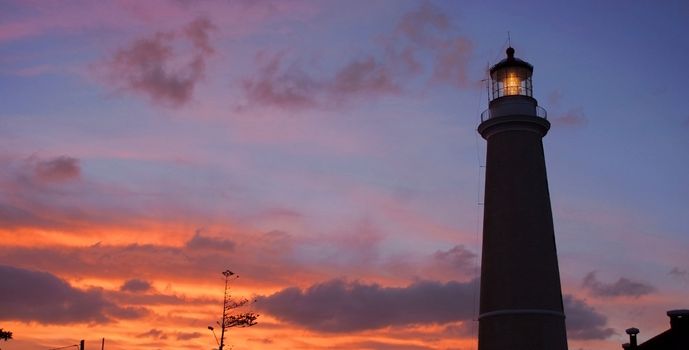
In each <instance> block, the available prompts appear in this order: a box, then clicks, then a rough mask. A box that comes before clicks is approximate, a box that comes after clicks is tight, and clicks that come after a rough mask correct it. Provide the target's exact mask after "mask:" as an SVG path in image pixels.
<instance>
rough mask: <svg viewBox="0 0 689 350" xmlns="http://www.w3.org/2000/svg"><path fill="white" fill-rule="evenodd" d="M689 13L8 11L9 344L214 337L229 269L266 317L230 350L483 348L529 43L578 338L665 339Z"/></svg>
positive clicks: (4, 194)
mask: <svg viewBox="0 0 689 350" xmlns="http://www.w3.org/2000/svg"><path fill="white" fill-rule="evenodd" d="M688 17H689V5H688V4H687V3H686V2H684V1H662V2H648V1H624V2H622V1H614V2H612V1H610V2H602V1H576V2H572V1H568V2H564V1H543V2H540V1H521V2H513V1H510V2H507V1H482V2H469V1H407V0H394V1H393V0H389V1H384V0H378V1H376V0H368V1H363V0H354V1H335V0H331V1H299V0H293V1H268V0H266V1H229V0H228V1H210V0H209V1H185V0H177V1H174V0H169V1H164V0H150V1H134V0H112V1H78V0H75V1H50V0H46V1H38V0H36V1H14V0H0V106H1V107H0V242H2V244H1V245H0V281H1V282H0V328H3V329H5V330H10V331H12V332H13V333H14V337H13V338H14V339H12V340H10V341H8V342H2V343H0V346H1V347H2V349H5V350H8V349H9V350H24V349H49V348H56V347H62V346H70V345H73V344H77V343H78V342H79V340H80V339H84V340H85V341H86V348H87V349H90V348H95V347H97V346H100V342H101V339H102V338H105V347H106V348H107V349H112V350H118V349H163V348H165V349H192V348H193V349H199V348H206V349H211V348H213V347H216V348H217V345H216V343H215V339H214V338H213V334H211V332H210V331H209V330H208V329H207V327H208V326H209V325H215V322H216V321H217V320H218V319H219V318H220V313H221V311H222V298H223V287H224V277H223V275H222V274H221V272H222V271H225V270H227V269H230V270H232V271H233V272H235V273H236V274H237V275H238V276H239V278H236V279H233V280H232V281H231V283H230V286H231V293H232V295H233V296H234V297H236V298H240V299H241V298H247V299H249V300H251V301H252V302H251V303H250V304H249V305H248V306H246V307H244V308H242V309H240V310H237V311H238V312H256V313H258V314H260V317H259V319H258V322H259V323H258V325H256V326H254V327H250V328H243V329H232V330H230V331H229V333H228V335H227V339H226V344H227V347H226V349H228V348H230V347H231V348H232V349H237V350H239V349H345V348H347V349H376V350H387V349H397V350H403V349H409V350H430V349H435V350H441V349H443V350H444V349H476V338H477V322H476V318H477V314H478V306H477V305H478V279H477V278H478V274H477V272H478V271H479V263H480V253H481V252H480V246H481V225H482V222H481V219H482V215H483V213H482V209H483V208H482V207H481V201H482V195H483V189H482V186H483V184H484V183H483V174H484V171H483V170H484V168H482V166H483V164H484V158H485V141H484V140H483V139H481V137H480V136H479V135H478V133H477V132H476V127H477V126H478V124H479V121H480V119H479V115H480V113H481V112H482V111H483V110H484V109H486V108H487V102H488V100H487V96H486V90H485V80H484V79H485V77H486V69H487V67H488V66H489V65H492V64H495V63H497V62H498V61H499V60H500V59H502V58H503V57H504V50H505V49H506V47H507V45H508V42H507V36H508V35H507V33H508V32H509V33H510V37H511V42H510V44H511V45H512V46H513V47H514V48H515V49H516V56H517V57H519V58H522V59H524V60H526V61H528V62H530V63H531V64H533V65H534V76H533V85H534V97H535V98H536V99H537V100H538V101H539V105H540V106H542V107H543V108H545V109H546V110H547V111H548V119H549V120H550V122H551V123H552V128H551V130H550V132H549V133H548V135H547V136H545V138H544V140H543V142H544V147H545V155H546V163H547V168H548V181H549V186H550V193H551V201H552V209H553V215H554V226H555V235H556V241H557V249H558V256H559V265H560V274H561V279H562V288H563V295H564V304H565V311H566V314H567V321H566V322H567V328H568V341H569V347H570V349H586V350H597V349H615V348H619V346H620V344H621V343H623V342H626V334H625V333H624V329H626V328H629V327H632V326H634V327H638V328H640V329H641V333H640V334H639V338H640V341H644V340H646V339H648V338H650V337H651V336H653V335H655V334H657V333H659V332H662V331H664V330H665V329H667V328H669V319H668V318H667V316H666V315H665V312H666V311H667V310H670V309H679V308H689V304H687V298H686V296H687V290H688V289H689V258H687V253H686V252H687V248H688V247H689V216H688V215H687V213H688V212H689V211H688V209H689V182H687V179H689V110H687V108H686V104H685V103H684V102H685V101H686V96H685V95H686V74H685V73H682V72H684V71H685V70H686V69H685V62H686V57H687V56H688V55H689V49H688V48H689V39H688V38H687V36H686V35H685V32H686V18H688ZM683 76H684V77H685V78H682V77H683ZM216 328H217V325H216Z"/></svg>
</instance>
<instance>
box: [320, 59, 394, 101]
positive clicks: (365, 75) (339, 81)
mask: <svg viewBox="0 0 689 350" xmlns="http://www.w3.org/2000/svg"><path fill="white" fill-rule="evenodd" d="M329 89H330V90H331V93H332V94H333V95H334V96H336V97H337V96H350V95H355V94H395V93H398V92H399V91H400V87H399V86H397V85H396V84H395V83H394V82H393V78H392V73H391V72H390V71H389V68H388V67H386V66H385V65H384V64H382V63H380V62H378V61H377V60H376V59H375V58H374V57H367V58H365V59H360V60H354V61H352V62H350V63H348V64H347V65H346V66H344V67H342V68H341V69H340V70H339V71H338V72H337V74H336V75H335V78H334V80H333V81H332V82H331V86H330V87H329Z"/></svg>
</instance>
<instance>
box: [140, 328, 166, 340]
mask: <svg viewBox="0 0 689 350" xmlns="http://www.w3.org/2000/svg"><path fill="white" fill-rule="evenodd" d="M136 337H137V338H152V339H161V340H162V339H167V335H165V333H163V331H161V330H160V329H156V328H152V329H150V330H149V331H148V332H144V333H140V334H137V335H136Z"/></svg>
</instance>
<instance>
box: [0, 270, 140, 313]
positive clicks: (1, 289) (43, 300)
mask: <svg viewBox="0 0 689 350" xmlns="http://www.w3.org/2000/svg"><path fill="white" fill-rule="evenodd" d="M0 281H9V282H8V283H2V284H0V309H1V310H2V313H0V319H2V320H14V321H24V322H31V321H35V322H40V323H48V324H68V323H81V322H89V323H91V322H96V323H104V322H109V321H111V320H112V319H114V318H124V319H131V318H138V317H141V316H143V315H145V314H146V312H147V311H146V310H145V309H142V308H122V307H119V306H117V305H115V304H114V303H112V302H111V301H109V300H107V299H106V298H105V297H104V295H103V292H102V290H100V289H95V288H92V289H88V290H81V289H77V288H74V287H72V286H70V285H69V284H68V283H67V282H65V281H64V280H62V279H60V278H58V277H56V276H55V275H53V274H50V273H47V272H39V271H32V270H26V269H22V268H18V267H13V266H7V265H0Z"/></svg>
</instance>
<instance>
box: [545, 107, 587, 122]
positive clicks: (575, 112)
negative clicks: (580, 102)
mask: <svg viewBox="0 0 689 350" xmlns="http://www.w3.org/2000/svg"><path fill="white" fill-rule="evenodd" d="M549 119H550V122H551V123H553V124H555V125H562V126H583V125H585V124H586V123H587V122H588V119H587V118H586V116H585V115H584V111H583V110H582V109H581V108H575V109H572V110H569V111H567V112H566V113H564V114H562V115H556V116H555V117H552V118H549Z"/></svg>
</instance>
